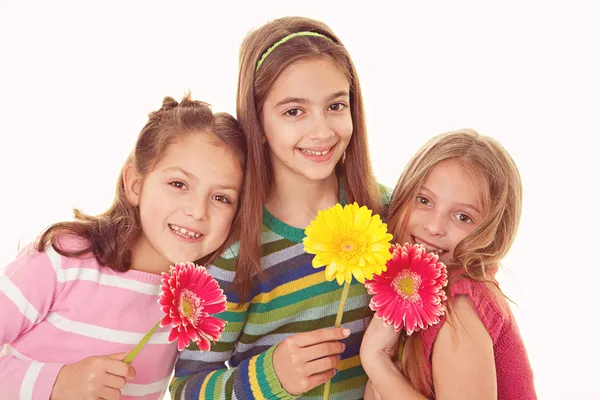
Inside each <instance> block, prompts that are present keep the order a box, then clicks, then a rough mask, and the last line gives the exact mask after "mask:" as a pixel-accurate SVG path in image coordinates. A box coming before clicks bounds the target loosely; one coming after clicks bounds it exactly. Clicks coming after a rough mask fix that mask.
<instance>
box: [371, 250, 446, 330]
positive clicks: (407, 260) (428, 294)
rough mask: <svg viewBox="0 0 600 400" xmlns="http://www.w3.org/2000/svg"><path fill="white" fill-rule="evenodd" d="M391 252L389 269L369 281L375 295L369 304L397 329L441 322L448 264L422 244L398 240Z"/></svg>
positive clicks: (377, 315)
mask: <svg viewBox="0 0 600 400" xmlns="http://www.w3.org/2000/svg"><path fill="white" fill-rule="evenodd" d="M390 252H391V253H392V259H391V260H389V261H388V262H387V264H386V265H387V270H386V271H384V272H382V273H381V274H380V275H374V276H373V279H371V280H366V281H365V287H366V288H367V291H368V292H369V294H372V295H374V296H373V297H372V298H371V303H370V304H369V307H370V308H371V310H373V311H375V316H376V317H377V318H381V319H383V321H384V323H386V324H388V325H392V326H393V327H394V329H395V330H396V331H399V330H400V329H402V328H403V327H404V328H405V330H406V333H407V334H408V335H410V334H412V333H413V332H414V331H417V330H419V329H425V328H427V327H429V326H431V325H435V324H437V323H439V322H440V317H441V316H442V315H444V312H445V307H444V305H443V304H442V302H443V301H444V300H446V293H445V292H444V290H443V288H444V286H446V285H447V284H448V274H447V271H446V266H445V265H444V264H443V263H442V262H438V256H437V254H434V253H427V251H426V250H425V248H424V247H423V246H421V245H419V244H413V245H411V244H408V243H406V244H405V245H404V246H400V245H399V244H394V245H392V247H391V248H390Z"/></svg>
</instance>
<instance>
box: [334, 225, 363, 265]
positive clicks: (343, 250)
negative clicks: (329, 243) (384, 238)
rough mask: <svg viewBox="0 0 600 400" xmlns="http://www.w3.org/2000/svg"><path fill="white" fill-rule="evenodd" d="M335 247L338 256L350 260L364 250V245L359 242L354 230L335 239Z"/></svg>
mask: <svg viewBox="0 0 600 400" xmlns="http://www.w3.org/2000/svg"><path fill="white" fill-rule="evenodd" d="M334 240H335V239H334ZM335 247H336V248H337V254H338V256H339V257H342V258H344V259H346V260H350V259H352V258H354V257H355V256H356V255H357V254H359V253H361V252H362V251H364V249H363V248H364V245H362V244H361V243H360V242H359V240H358V237H357V236H356V234H355V233H354V232H350V233H349V234H348V235H344V236H343V237H341V238H339V239H337V240H335Z"/></svg>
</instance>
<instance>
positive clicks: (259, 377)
mask: <svg viewBox="0 0 600 400" xmlns="http://www.w3.org/2000/svg"><path fill="white" fill-rule="evenodd" d="M245 314H246V311H245V310H244V311H225V312H224V313H221V314H220V315H217V317H219V318H221V319H224V320H226V321H227V325H225V330H224V332H223V335H222V336H221V340H220V341H219V342H217V343H215V344H214V345H213V347H212V348H211V350H210V351H208V352H200V351H199V350H198V349H197V347H196V345H195V344H194V343H192V344H191V345H190V347H188V348H187V349H185V350H184V351H183V352H182V353H181V354H180V357H179V359H178V360H177V363H176V364H175V376H174V378H173V380H172V381H171V384H170V391H171V397H172V398H173V400H184V399H185V400H190V399H194V400H197V399H198V400H201V399H233V398H237V399H240V400H241V399H255V398H267V399H278V398H281V399H293V398H295V396H292V395H290V394H289V393H287V392H286V391H285V390H284V389H283V387H282V386H281V384H280V383H279V380H278V379H277V375H276V374H275V369H274V367H273V353H274V351H275V348H276V345H274V346H272V347H271V348H269V349H268V350H267V351H265V352H263V353H260V354H258V355H256V356H254V357H251V358H249V359H247V360H244V361H242V362H241V363H240V364H239V365H238V366H237V367H235V368H229V369H228V368H226V366H225V364H224V363H225V361H228V360H229V358H230V357H231V355H232V353H233V349H234V347H235V343H236V342H237V339H238V337H239V335H240V332H241V326H242V324H243V322H240V321H239V320H240V319H241V321H244V320H245ZM234 393H235V396H234Z"/></svg>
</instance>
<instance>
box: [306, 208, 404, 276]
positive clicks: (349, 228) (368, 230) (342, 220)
mask: <svg viewBox="0 0 600 400" xmlns="http://www.w3.org/2000/svg"><path fill="white" fill-rule="evenodd" d="M371 214H372V211H371V210H369V209H368V208H367V207H365V206H363V207H359V206H358V204H356V203H354V204H349V205H346V206H344V207H343V208H342V206H341V205H340V204H336V205H335V206H333V207H331V208H329V209H327V210H325V211H319V213H318V215H317V217H316V218H315V219H314V220H313V221H312V222H311V224H310V225H309V226H308V227H307V228H306V230H305V233H306V237H305V238H304V239H303V240H302V242H303V243H304V250H305V251H306V252H307V253H310V254H314V255H315V257H314V259H313V262H312V265H313V267H314V268H321V267H323V266H325V267H326V268H325V277H326V278H327V280H328V281H332V280H333V278H335V279H336V280H337V282H338V284H340V285H341V284H342V283H344V281H346V282H347V283H350V281H351V280H352V276H354V277H355V278H356V280H357V281H359V282H361V283H363V282H364V281H365V278H367V279H372V278H373V274H380V273H381V272H382V271H385V270H386V265H385V264H386V262H387V261H388V260H389V259H391V258H392V253H390V246H391V244H390V240H392V235H390V234H389V233H387V225H386V224H384V223H383V222H382V221H381V218H380V217H379V215H377V214H375V215H371Z"/></svg>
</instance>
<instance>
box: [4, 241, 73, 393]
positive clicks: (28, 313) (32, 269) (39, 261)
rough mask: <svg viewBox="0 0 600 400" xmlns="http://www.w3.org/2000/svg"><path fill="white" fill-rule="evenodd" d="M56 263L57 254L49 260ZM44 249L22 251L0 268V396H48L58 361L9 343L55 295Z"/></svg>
mask: <svg viewBox="0 0 600 400" xmlns="http://www.w3.org/2000/svg"><path fill="white" fill-rule="evenodd" d="M53 261H54V262H55V263H56V262H57V263H60V257H56V259H55V260H53ZM53 261H52V260H51V259H50V258H49V257H48V255H47V254H46V253H45V252H41V253H40V252H37V251H35V250H34V249H31V248H30V249H27V250H25V251H23V252H22V253H21V254H20V255H19V256H18V257H17V258H16V259H15V260H14V261H13V262H12V263H11V264H9V265H7V266H6V267H5V268H4V269H2V271H1V272H0V310H2V318H0V347H2V346H4V350H3V351H2V353H0V398H1V399H3V400H12V399H32V398H33V399H49V398H50V394H51V392H52V388H53V386H54V382H55V381H56V377H57V375H58V373H59V371H60V369H61V368H62V367H63V365H62V364H54V363H40V362H37V361H34V360H30V359H29V358H27V357H23V356H21V355H20V354H18V353H17V352H16V351H14V350H12V349H11V346H10V345H11V343H13V342H14V341H15V340H17V339H18V338H19V336H20V335H22V334H23V333H25V332H27V331H29V330H30V329H32V328H33V327H34V326H35V325H37V324H38V323H39V322H40V321H41V320H43V319H44V318H45V316H46V314H47V313H48V311H49V310H50V308H51V306H52V303H53V301H54V299H55V291H56V273H55V270H54V266H53Z"/></svg>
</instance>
